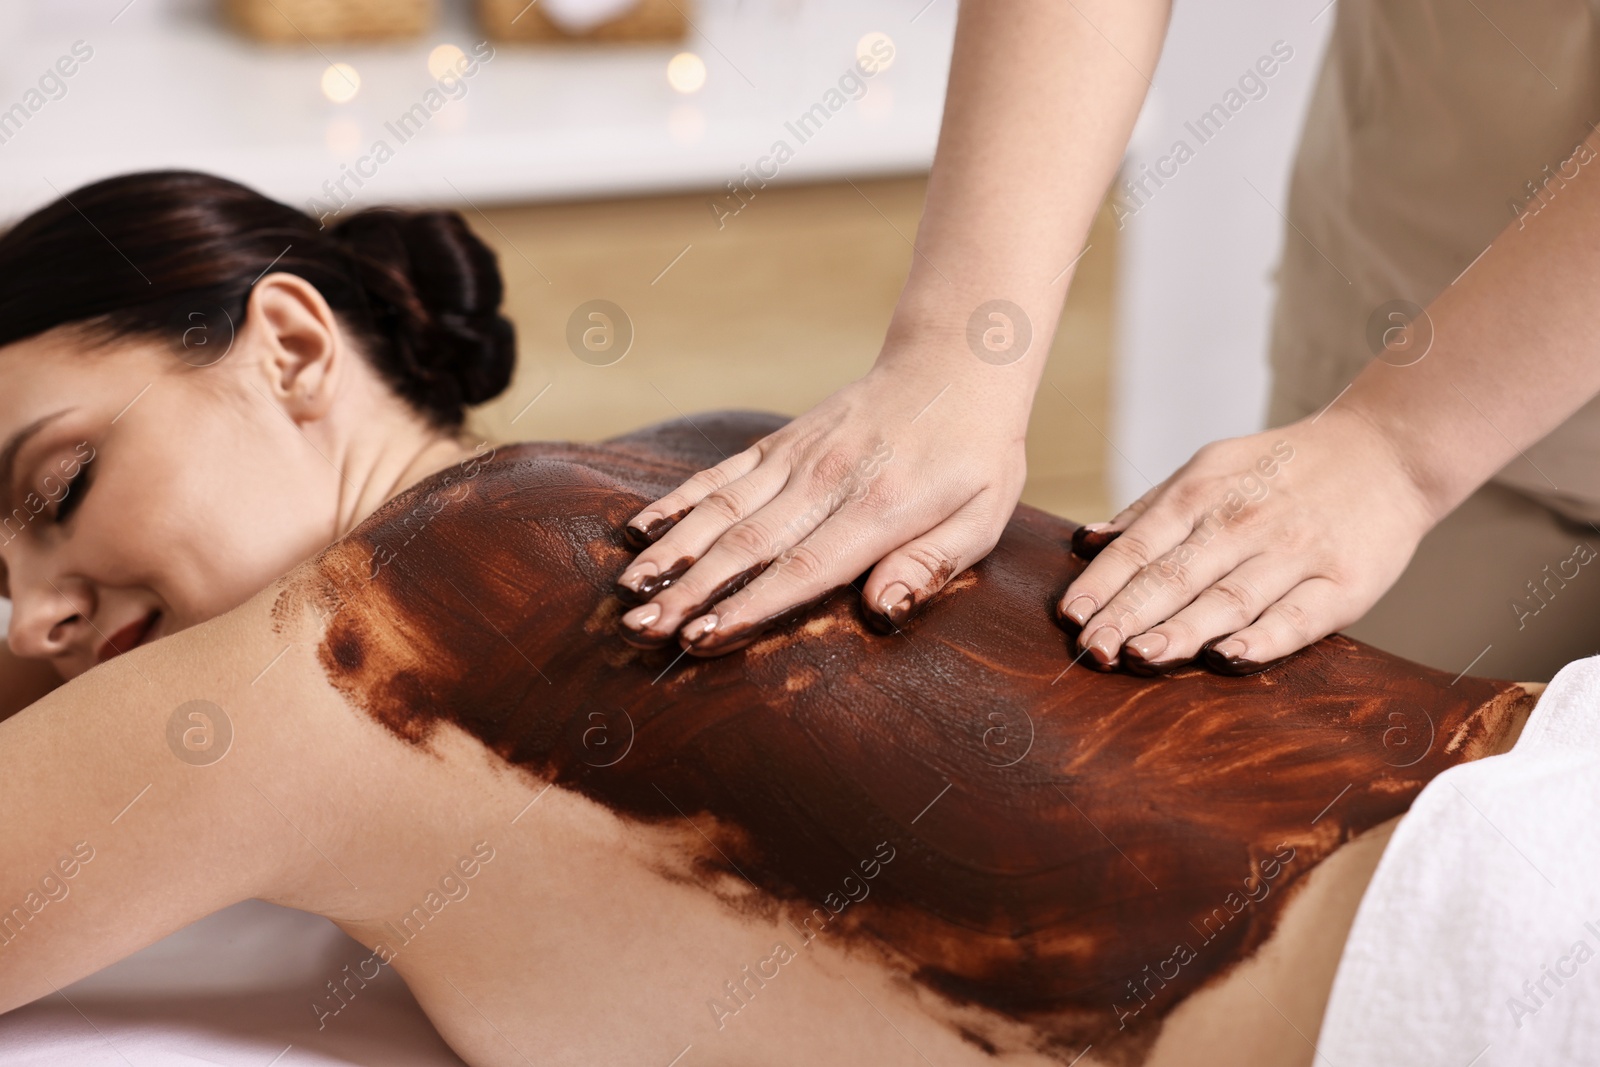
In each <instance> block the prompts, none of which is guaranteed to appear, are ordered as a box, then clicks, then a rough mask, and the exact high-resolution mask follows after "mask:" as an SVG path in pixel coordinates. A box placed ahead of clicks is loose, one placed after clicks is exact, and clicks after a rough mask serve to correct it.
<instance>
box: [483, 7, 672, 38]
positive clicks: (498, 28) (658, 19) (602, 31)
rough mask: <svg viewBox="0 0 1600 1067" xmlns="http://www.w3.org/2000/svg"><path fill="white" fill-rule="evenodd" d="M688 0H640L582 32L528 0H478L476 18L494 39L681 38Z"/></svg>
mask: <svg viewBox="0 0 1600 1067" xmlns="http://www.w3.org/2000/svg"><path fill="white" fill-rule="evenodd" d="M689 4H690V0H639V3H638V5H637V6H635V7H634V8H633V9H632V10H631V11H629V12H627V13H626V14H624V15H619V16H617V17H616V18H614V19H612V20H611V21H610V22H603V23H601V24H600V25H599V26H596V27H595V28H594V29H592V30H590V31H589V32H588V33H584V34H569V33H567V32H566V31H565V30H563V29H561V28H560V27H559V26H557V25H556V24H555V23H553V22H551V21H550V20H549V19H548V18H546V17H545V15H544V12H542V11H540V10H539V5H538V4H530V3H529V2H528V0H478V21H479V22H481V23H482V24H483V28H484V30H485V31H486V32H487V33H488V34H489V36H490V37H492V38H493V39H494V40H496V41H545V42H549V41H681V40H682V39H683V37H684V35H685V34H686V33H688V31H689V18H688V15H687V14H685V12H687V11H688V10H689Z"/></svg>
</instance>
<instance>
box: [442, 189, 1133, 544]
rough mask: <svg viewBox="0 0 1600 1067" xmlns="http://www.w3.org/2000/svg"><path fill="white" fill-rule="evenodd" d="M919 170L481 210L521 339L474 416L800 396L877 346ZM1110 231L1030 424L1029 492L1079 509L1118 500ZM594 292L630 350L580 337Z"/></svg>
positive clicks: (538, 432)
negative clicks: (506, 378)
mask: <svg viewBox="0 0 1600 1067" xmlns="http://www.w3.org/2000/svg"><path fill="white" fill-rule="evenodd" d="M924 186H925V182H924V180H923V179H922V178H898V179H888V180H879V181H860V182H856V183H854V185H852V184H850V183H838V184H833V183H829V184H819V185H809V186H796V187H783V188H777V187H774V188H768V189H761V190H757V191H756V193H755V195H754V197H753V198H750V199H749V201H748V203H746V204H745V206H744V207H743V208H742V209H741V210H739V211H738V212H737V213H736V214H731V215H724V216H723V217H722V218H721V220H720V226H719V220H718V217H717V213H716V212H714V211H713V210H712V209H711V207H710V206H709V200H710V197H709V196H708V195H706V194H700V195H690V196H671V197H652V198H645V199H630V200H610V201H600V202H585V203H570V204H541V205H530V206H518V207H500V208H493V209H490V210H488V211H487V212H484V213H478V212H469V213H468V217H469V220H470V221H471V222H472V223H473V225H474V227H475V228H476V229H477V230H478V232H479V233H481V234H482V235H483V237H484V238H485V239H486V240H487V241H488V242H489V243H490V244H491V245H493V246H494V247H495V248H496V250H497V251H498V252H499V255H500V263H501V267H502V269H503V270H504V272H505V275H506V279H507V285H508V290H509V296H508V304H509V307H510V314H511V316H512V318H513V320H514V321H515V322H516V324H517V330H518V336H519V339H520V340H519V346H520V367H519V369H518V373H517V378H516V380H515V382H514V383H513V384H512V387H511V389H510V390H509V391H508V393H507V395H506V396H505V397H503V398H502V399H500V400H498V401H496V402H495V403H493V404H490V405H487V406H485V407H484V408H483V409H481V410H480V411H479V412H478V413H476V415H475V417H474V420H473V427H474V428H475V429H476V430H477V431H478V432H480V433H482V434H484V435H485V436H487V437H490V438H491V439H498V440H526V439H569V440H594V439H596V438H600V437H605V436H608V435H610V434H613V433H618V432H621V431H624V430H628V429H632V428H635V427H637V426H640V425H642V424H645V423H650V422H656V421H659V420H662V419H668V418H673V417H675V416H677V415H689V416H693V414H694V413H695V412H696V411H705V410H709V409H714V408H728V407H743V408H757V409H764V410H770V411H779V412H784V413H787V414H791V415H793V414H798V413H800V412H801V411H803V410H805V409H806V408H807V407H809V406H811V405H812V404H814V403H816V402H817V401H819V400H821V399H822V398H823V397H825V396H826V395H828V393H830V392H831V391H833V390H834V389H836V388H838V387H839V386H840V385H843V384H844V383H846V382H848V381H850V380H851V379H853V378H855V377H858V376H859V375H861V374H862V373H863V372H865V371H866V370H867V368H868V367H869V366H870V365H871V363H872V360H873V358H874V357H875V356H876V355H877V352H878V347H879V345H880V344H881V343H882V340H883V332H884V330H885V328H886V327H887V326H888V322H889V316H890V313H891V311H892V310H893V308H894V303H895V300H896V298H897V297H898V295H899V292H900V286H901V284H902V283H903V281H904V279H905V274H906V270H907V269H908V267H909V265H910V261H911V255H912V253H911V245H910V239H911V238H912V237H913V236H914V235H915V233H916V226H917V219H918V218H919V216H920V214H921V210H922V199H923V191H924ZM720 202H721V203H722V204H723V209H724V210H727V208H728V207H729V206H737V203H738V202H737V201H736V200H733V199H731V198H724V199H723V200H722V201H720ZM1115 233H1116V231H1115V224H1114V223H1113V222H1112V220H1111V217H1110V214H1109V212H1105V211H1102V213H1101V215H1100V217H1099V219H1097V221H1096V225H1095V229H1094V232H1093V233H1092V234H1091V236H1090V244H1091V246H1092V247H1091V250H1090V251H1089V252H1088V254H1087V255H1085V256H1084V258H1083V261H1082V262H1081V263H1080V264H1079V266H1078V272H1077V279H1076V283H1075V285H1074V288H1073V292H1072V294H1071V296H1070V297H1069V299H1068V302H1067V309H1066V311H1065V313H1064V315H1063V321H1062V328H1061V330H1060V331H1059V333H1058V336H1057V339H1056V343H1055V346H1054V348H1053V350H1052V352H1051V355H1050V363H1049V366H1048V367H1047V369H1046V372H1045V384H1043V385H1042V386H1041V387H1040V389H1039V394H1038V398H1037V400H1036V403H1035V405H1034V413H1033V421H1032V424H1031V427H1030V431H1029V435H1028V466H1029V477H1028V485H1027V491H1026V492H1025V494H1024V496H1023V499H1024V500H1026V501H1028V502H1029V503H1032V504H1035V505H1037V506H1039V507H1043V508H1047V509H1049V510H1051V511H1055V512H1058V513H1060V514H1065V515H1068V516H1071V517H1073V518H1077V519H1080V520H1090V519H1095V518H1102V517H1104V516H1105V511H1106V490H1105V481H1104V471H1105V466H1106V464H1105V454H1106V449H1107V445H1106V441H1105V438H1104V437H1103V436H1102V435H1101V433H1100V431H1101V430H1103V429H1105V428H1106V411H1107V401H1106V389H1107V370H1108V365H1109V360H1110V352H1111V287H1112V278H1113V267H1114V257H1115ZM593 299H605V300H609V301H612V302H613V303H615V304H617V305H618V306H619V307H621V308H622V309H623V310H624V311H625V312H626V313H627V315H628V317H629V319H630V320H631V321H632V324H633V328H634V340H633V344H632V347H631V349H630V350H629V351H628V354H627V355H626V356H625V357H624V358H623V359H621V360H620V361H619V362H617V363H614V364H612V365H610V366H594V365H591V364H590V363H586V362H584V361H583V360H580V359H579V358H577V357H576V356H575V355H574V354H573V353H572V351H571V350H570V349H569V348H568V346H567V340H566V332H567V321H568V318H569V317H570V316H571V315H572V313H573V311H574V310H575V309H577V308H578V306H579V305H580V304H583V303H585V302H586V301H589V300H593ZM546 387H548V391H546V392H544V395H543V396H542V397H540V399H539V400H538V401H537V402H536V403H534V404H533V405H532V406H531V407H529V406H528V404H529V402H530V401H532V400H533V399H534V398H535V397H536V396H539V394H540V391H541V390H545V389H546ZM1069 398H1070V399H1069Z"/></svg>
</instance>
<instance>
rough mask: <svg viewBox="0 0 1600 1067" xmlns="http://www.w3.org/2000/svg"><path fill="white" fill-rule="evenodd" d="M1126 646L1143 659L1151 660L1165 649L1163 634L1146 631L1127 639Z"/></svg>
mask: <svg viewBox="0 0 1600 1067" xmlns="http://www.w3.org/2000/svg"><path fill="white" fill-rule="evenodd" d="M1127 648H1128V650H1129V651H1130V652H1132V653H1134V654H1135V655H1137V656H1138V657H1139V658H1140V659H1143V660H1153V659H1155V658H1156V657H1157V656H1159V655H1161V653H1163V652H1165V651H1166V650H1167V637H1166V635H1165V634H1160V633H1148V634H1140V635H1139V636H1138V637H1132V638H1129V639H1128V644H1127Z"/></svg>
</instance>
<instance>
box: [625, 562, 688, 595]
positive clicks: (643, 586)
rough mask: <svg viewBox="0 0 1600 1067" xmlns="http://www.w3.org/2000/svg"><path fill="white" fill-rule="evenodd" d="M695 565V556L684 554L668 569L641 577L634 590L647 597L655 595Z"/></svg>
mask: <svg viewBox="0 0 1600 1067" xmlns="http://www.w3.org/2000/svg"><path fill="white" fill-rule="evenodd" d="M693 566H694V557H693V556H684V557H683V558H682V559H680V560H678V561H677V562H676V563H674V564H673V565H672V566H670V567H668V568H667V569H666V570H664V571H661V572H660V573H658V574H646V575H643V576H641V577H640V579H639V583H638V585H637V586H635V587H634V592H636V593H638V594H639V595H640V596H642V597H645V598H646V599H648V598H650V597H653V596H655V595H656V594H657V593H659V592H661V590H663V589H665V588H666V587H667V586H669V585H671V584H672V583H673V582H675V581H677V580H678V579H679V578H682V577H683V576H684V575H685V574H687V573H688V572H689V568H690V567H693Z"/></svg>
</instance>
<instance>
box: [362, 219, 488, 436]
mask: <svg viewBox="0 0 1600 1067" xmlns="http://www.w3.org/2000/svg"><path fill="white" fill-rule="evenodd" d="M332 234H333V237H334V238H335V239H336V240H338V241H339V242H340V243H341V244H342V245H343V246H344V247H345V248H346V250H347V251H348V254H349V257H350V260H351V263H352V266H353V267H354V270H355V273H356V281H357V282H358V283H359V288H360V289H361V291H362V292H363V293H364V294H365V296H366V298H367V304H368V309H369V311H370V314H371V316H372V319H373V323H372V325H373V326H374V328H375V331H376V333H377V334H378V335H379V336H381V337H383V338H385V339H386V340H387V341H388V343H389V347H390V351H389V352H387V353H372V355H373V356H374V357H375V358H374V363H375V364H376V365H377V367H378V368H379V369H380V371H382V372H383V373H384V374H385V376H386V377H387V378H388V380H389V383H390V385H391V386H392V387H393V388H394V389H395V390H396V391H397V392H398V393H399V394H400V395H401V396H403V397H405V398H406V399H407V400H409V401H410V402H411V403H413V404H414V405H416V406H417V407H418V408H420V409H421V410H423V411H425V412H427V413H428V414H430V415H432V416H433V417H434V418H436V419H437V420H438V421H440V422H441V423H443V424H445V425H448V426H456V425H459V424H460V422H461V419H462V416H463V414H464V412H463V409H464V408H465V407H468V406H470V405H473V404H481V403H483V402H484V401H486V400H490V399H493V398H494V397H496V396H498V395H500V393H502V392H504V391H505V388H506V386H507V385H509V384H510V383H511V374H512V371H513V370H514V369H515V368H516V358H517V351H516V333H515V330H514V329H513V327H512V325H511V322H510V320H509V319H507V318H506V317H505V316H504V315H503V314H501V311H500V304H501V300H502V298H503V296H504V293H505V286H504V284H503V283H502V281H501V279H500V267H499V263H498V261H497V260H496V258H495V254H494V252H493V251H492V250H490V248H489V247H488V246H487V245H485V244H484V243H483V242H482V241H481V240H479V239H478V237H477V235H476V234H474V233H473V232H472V230H471V229H469V228H468V227H467V224H466V222H465V221H464V220H463V219H462V218H461V216H460V215H459V214H457V213H456V212H454V211H401V210H398V209H395V208H371V209H368V210H365V211H361V212H358V213H356V214H355V215H352V216H351V217H350V218H348V219H346V220H344V221H343V222H340V223H338V224H337V225H336V226H334V227H333V230H332Z"/></svg>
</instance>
